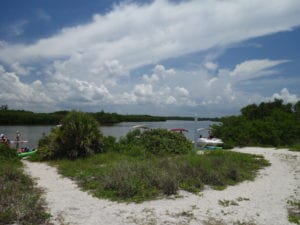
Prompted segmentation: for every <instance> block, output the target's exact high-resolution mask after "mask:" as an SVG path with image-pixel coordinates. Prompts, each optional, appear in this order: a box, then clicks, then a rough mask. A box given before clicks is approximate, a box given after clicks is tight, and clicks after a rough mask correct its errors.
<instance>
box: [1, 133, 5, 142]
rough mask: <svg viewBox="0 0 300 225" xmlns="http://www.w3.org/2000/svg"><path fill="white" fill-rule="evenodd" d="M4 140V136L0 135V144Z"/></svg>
mask: <svg viewBox="0 0 300 225" xmlns="http://www.w3.org/2000/svg"><path fill="white" fill-rule="evenodd" d="M4 138H5V136H4V134H0V142H1V143H4Z"/></svg>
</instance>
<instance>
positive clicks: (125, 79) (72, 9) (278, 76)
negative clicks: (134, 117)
mask: <svg viewBox="0 0 300 225" xmlns="http://www.w3.org/2000/svg"><path fill="white" fill-rule="evenodd" d="M299 15H300V1H299V0H269V1H261V0H251V1H245V0H201V1H200V0H194V1H193V0H176V1H175V0H152V1H151V0H135V1H134V0H131V1H128V0H125V1H122V0H118V1H112V0H93V1H86V0H43V1H41V0H26V1H19V0H1V2H0V79H1V82H0V104H1V105H3V104H7V105H8V106H9V108H13V109H25V110H31V111H35V112H52V111H57V110H69V109H76V110H82V111H101V110H104V111H109V112H118V113H122V114H126V113H130V114H133V113H134V114H151V115H180V116H194V115H198V116H200V117H201V116H223V115H230V114H237V113H239V109H240V108H241V107H243V106H245V105H248V104H251V103H259V102H261V101H270V100H272V99H274V98H281V99H283V100H284V101H287V102H296V101H297V100H299V98H300V88H299V87H300V17H299Z"/></svg>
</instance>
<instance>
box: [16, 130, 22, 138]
mask: <svg viewBox="0 0 300 225" xmlns="http://www.w3.org/2000/svg"><path fill="white" fill-rule="evenodd" d="M20 136H21V134H20V132H19V131H18V130H17V132H16V141H20Z"/></svg>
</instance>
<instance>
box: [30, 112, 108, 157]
mask: <svg viewBox="0 0 300 225" xmlns="http://www.w3.org/2000/svg"><path fill="white" fill-rule="evenodd" d="M102 139H103V136H102V134H101V132H100V130H99V124H98V122H97V121H96V120H95V119H94V118H93V117H92V116H90V115H88V114H86V113H82V112H75V111H72V112H70V113H69V114H68V115H67V116H66V117H65V118H64V119H63V120H62V125H61V126H60V127H56V128H54V129H52V131H51V132H50V134H49V135H48V136H45V137H43V138H41V140H40V141H39V146H38V148H39V151H38V152H39V153H38V155H37V156H36V158H40V159H41V160H42V159H44V160H48V159H55V158H64V157H67V158H69V159H76V158H78V157H83V156H87V155H90V154H93V153H98V152H103V151H104V149H103V143H102V141H101V140H102Z"/></svg>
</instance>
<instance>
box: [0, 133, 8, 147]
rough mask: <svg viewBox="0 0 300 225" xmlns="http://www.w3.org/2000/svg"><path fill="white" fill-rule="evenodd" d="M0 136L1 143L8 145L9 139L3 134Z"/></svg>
mask: <svg viewBox="0 0 300 225" xmlns="http://www.w3.org/2000/svg"><path fill="white" fill-rule="evenodd" d="M0 137H1V140H0V142H1V143H3V144H6V145H9V142H10V141H9V139H8V138H7V137H5V135H4V134H1V135H0Z"/></svg>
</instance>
